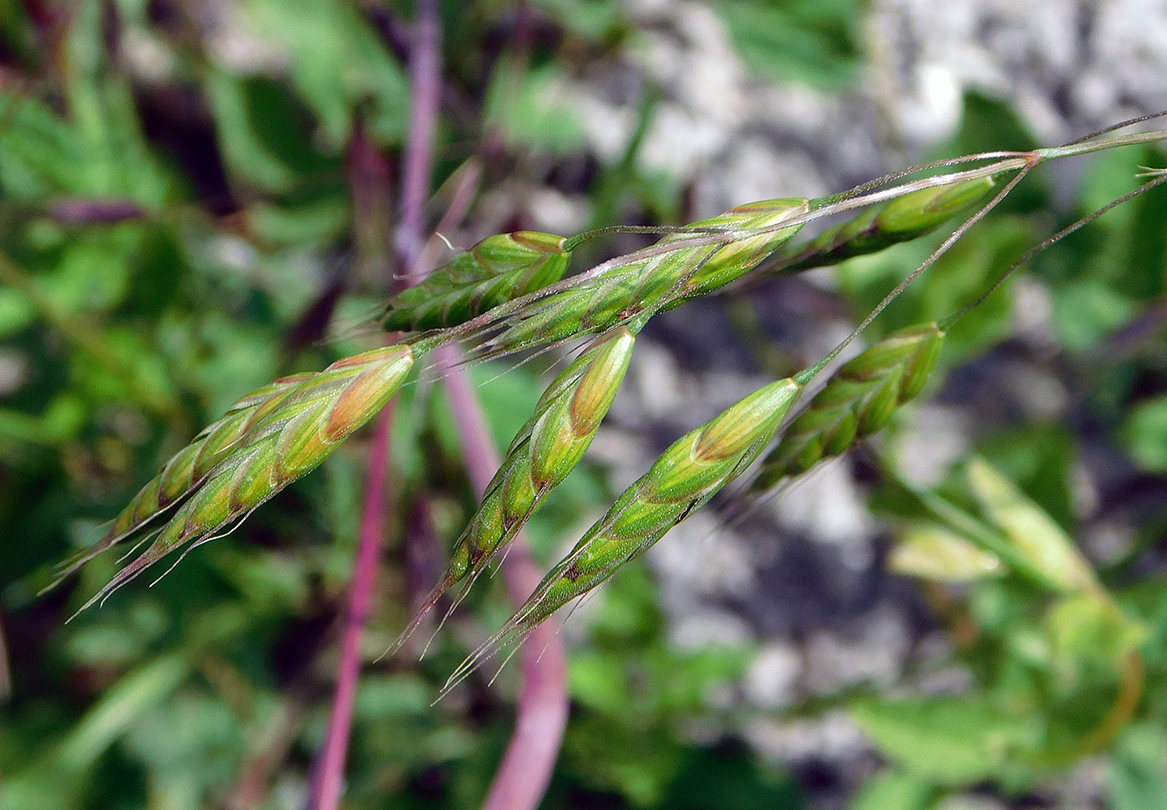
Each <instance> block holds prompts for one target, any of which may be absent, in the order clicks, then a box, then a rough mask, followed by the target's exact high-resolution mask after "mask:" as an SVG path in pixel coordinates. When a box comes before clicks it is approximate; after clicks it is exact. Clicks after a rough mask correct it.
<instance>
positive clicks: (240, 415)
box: [49, 372, 315, 588]
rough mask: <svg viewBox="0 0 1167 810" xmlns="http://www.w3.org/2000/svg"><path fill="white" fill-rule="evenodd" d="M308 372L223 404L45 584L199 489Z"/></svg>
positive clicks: (74, 568)
mask: <svg viewBox="0 0 1167 810" xmlns="http://www.w3.org/2000/svg"><path fill="white" fill-rule="evenodd" d="M313 376H315V375H314V374H312V373H310V372H309V373H303V374H293V375H291V376H288V377H284V378H282V379H279V380H276V381H275V382H272V383H268V384H267V385H265V386H263V387H262V388H259V389H257V390H256V391H253V392H252V393H250V394H248V395H247V396H245V397H243V398H242V399H240V400H239V401H238V402H236V403H235V404H234V405H232V406H231V407H230V408H228V409H227V413H226V414H224V416H223V418H222V419H219V420H218V421H217V422H213V423H211V424H210V425H208V426H207V427H205V428H203V429H202V430H201V431H199V434H198V435H197V436H195V437H194V439H192V440H191V443H190V444H188V445H187V446H186V447H184V448H183V449H182V450H180V451H178V453H176V454H175V455H174V456H173V457H171V459H170V461H168V462H167V463H166V466H165V467H163V468H162V471H161V472H159V473H158V475H156V476H154V478H153V479H152V480H151V481H150V482H149V483H148V484H146V486H144V487H142V489H141V490H139V492H138V494H137V495H135V496H134V499H133V500H132V501H130V504H129V505H128V506H127V507H126V508H125V509H123V510H122V511H121V513H120V514H118V516H117V517H116V518H114V520H113V523H112V524H111V525H110V528H109V530H108V531H107V532H106V534H105V536H104V537H102V539H101V540H99V541H98V542H96V543H94V544H93V545H92V546H90V547H89V548H86V549H83V550H82V551H80V552H79V553H78V554H76V555H74V556H73V557H72V558H70V559H69V560H66V561H65V563H64V564H63V566H62V569H63V570H62V571H61V572H60V573H59V574H58V576H57V577H56V578H55V579H54V582H53V585H50V586H49V587H50V588H51V587H53V586H55V585H56V584H57V583H59V582H60V581H61V580H62V579H64V578H65V577H67V576H69V575H70V574H72V573H73V572H74V571H76V570H77V569H79V568H81V566H83V565H85V563H87V562H89V561H90V560H91V559H93V558H94V557H96V556H97V555H98V554H100V553H101V552H103V551H105V550H106V549H108V548H112V547H113V546H115V545H118V544H119V543H121V542H123V541H125V540H127V539H128V538H130V537H131V536H133V535H135V534H137V533H138V531H139V530H140V529H143V528H144V527H145V526H146V524H147V523H149V522H150V521H152V520H153V519H154V518H155V517H157V516H159V515H161V514H162V513H164V512H166V511H167V510H169V509H170V508H171V507H173V506H174V505H175V504H176V503H178V502H179V501H181V500H182V499H184V498H186V497H187V496H188V495H190V494H191V493H192V492H194V491H195V490H197V489H198V488H199V487H201V486H202V485H203V483H204V482H205V481H206V480H207V476H208V475H209V474H210V472H211V470H213V469H214V468H215V466H216V465H218V464H219V462H221V461H222V460H223V459H225V458H227V456H228V455H230V453H231V451H232V450H233V449H234V448H235V447H236V446H237V445H238V444H239V442H240V440H241V439H243V437H244V436H246V435H247V433H248V431H249V430H250V429H251V428H252V427H253V426H254V425H256V424H259V423H260V422H261V421H263V419H264V418H265V417H266V416H267V415H268V414H269V413H271V411H272V410H273V409H275V408H276V407H278V406H279V404H280V403H281V402H283V401H284V399H285V398H286V397H287V396H288V394H289V393H290V392H291V391H292V390H293V389H294V388H296V387H297V386H298V385H300V383H302V382H304V381H305V380H308V379H310V378H311V377H313Z"/></svg>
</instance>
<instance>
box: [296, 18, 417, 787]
mask: <svg viewBox="0 0 1167 810" xmlns="http://www.w3.org/2000/svg"><path fill="white" fill-rule="evenodd" d="M437 14H438V10H437V4H436V2H435V0H419V3H418V19H417V22H416V25H415V29H414V41H413V47H412V50H411V53H410V91H411V101H410V126H409V140H408V141H407V144H406V151H405V167H404V176H403V180H402V195H401V217H400V225H399V227H398V229H397V234H396V245H397V251H398V257H399V259H400V260H401V264H402V266H403V267H404V268H406V273H405V274H404V275H405V279H406V282H407V283H411V282H412V280H413V278H414V272H413V271H414V268H415V265H416V263H417V258H418V256H419V254H420V253H421V245H422V242H423V238H422V230H423V212H424V206H425V200H426V195H427V193H428V186H429V175H430V167H431V165H432V162H433V144H432V140H433V128H434V127H433V125H434V118H435V116H436V113H437V104H438V94H439V81H438V79H439V77H438V36H439V34H438V16H437ZM392 414H393V409H392V408H385V409H384V410H383V411H382V412H381V414H380V416H379V417H378V418H377V426H376V432H375V433H374V437H373V442H372V446H371V447H370V448H369V457H368V466H367V475H366V483H365V498H364V503H363V505H362V517H361V530H360V539H359V541H358V546H357V555H356V560H355V563H354V568H353V578H352V586H351V591H350V594H349V605H348V613H347V617H346V619H345V629H344V637H343V639H342V642H341V656H340V663H339V664H338V666H337V678H336V692H335V695H334V697H333V705H332V714H331V716H330V718H329V723H328V735H327V738H326V741H325V746H324V753H323V755H322V757H321V759H320V761H319V768H318V771H317V774H316V779H315V784H314V790H313V795H312V797H311V802H310V805H309V807H310V810H336V808H337V807H339V804H340V794H341V786H342V782H343V779H344V768H345V761H346V759H347V756H348V742H349V736H350V733H351V730H352V714H353V702H354V699H355V697H356V685H357V678H358V675H359V673H360V666H361V639H362V637H363V636H364V630H365V623H366V621H367V620H368V614H369V606H370V604H371V601H372V594H373V586H374V585H375V583H376V572H377V563H378V560H379V557H380V554H381V540H382V536H383V534H384V524H385V506H386V497H385V482H386V478H387V476H388V457H389V437H390V431H391V423H392Z"/></svg>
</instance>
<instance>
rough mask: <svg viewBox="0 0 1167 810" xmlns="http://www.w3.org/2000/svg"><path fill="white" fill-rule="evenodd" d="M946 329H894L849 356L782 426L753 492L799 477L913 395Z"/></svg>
mask: <svg viewBox="0 0 1167 810" xmlns="http://www.w3.org/2000/svg"><path fill="white" fill-rule="evenodd" d="M944 336H945V332H944V330H942V329H941V328H940V326H939V325H938V324H936V323H929V324H924V325H920V326H912V327H909V328H907V329H903V330H900V331H898V332H893V333H892V334H890V335H888V336H887V337H885V338H884V339H883V340H881V341H879V342H878V343H876V344H875V345H874V346H872V347H871V348H869V349H867V350H866V351H864V352H863V353H861V354H859V355H858V356H856V357H855V358H853V359H852V360H849V361H848V362H846V363H845V364H843V366H842V367H841V368H840V369H839V371H838V373H837V374H835V376H834V377H832V378H831V381H830V382H828V383H827V384H826V386H825V387H824V388H823V389H822V390H821V391H820V392H819V393H818V394H816V395H815V397H814V399H812V400H811V402H810V405H809V406H808V407H807V409H806V410H805V411H803V412H802V413H800V414H799V415H798V416H797V417H796V418H795V419H794V421H793V422H791V423H790V426H789V427H788V428H787V429H786V432H785V434H783V436H782V440H781V441H780V442H779V443H778V446H777V447H776V448H774V451H773V452H772V453H770V455H768V456H767V457H766V459H765V460H764V461H763V462H762V470H761V472H760V474H759V475H758V478H757V480H756V481H754V483H753V485H752V486H751V490H752V491H761V490H765V489H769V488H770V487H772V486H774V485H775V484H777V483H778V482H779V481H781V480H782V479H784V478H787V477H790V476H795V475H800V474H802V473H804V472H806V471H807V470H809V469H810V468H811V467H813V466H814V465H815V464H817V463H818V462H819V461H821V460H822V459H823V458H829V457H831V456H837V455H840V454H842V453H844V452H846V451H847V450H848V449H849V448H850V447H851V446H852V445H853V444H855V442H857V441H859V440H861V439H864V438H866V437H868V436H870V435H871V434H873V433H875V432H876V431H877V430H880V429H881V428H882V427H883V426H884V425H886V424H887V423H888V421H889V420H890V419H891V417H892V414H894V413H895V410H896V409H897V408H899V407H900V406H901V405H903V404H905V403H907V402H909V401H910V400H912V399H915V398H916V397H917V396H918V395H919V394H920V391H922V390H923V388H924V384H925V383H926V382H927V381H928V376H929V375H930V374H931V373H932V370H933V369H934V368H935V367H936V360H937V358H939V356H940V349H941V347H942V346H943V344H944Z"/></svg>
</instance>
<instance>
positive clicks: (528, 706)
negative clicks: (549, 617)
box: [436, 346, 568, 810]
mask: <svg viewBox="0 0 1167 810" xmlns="http://www.w3.org/2000/svg"><path fill="white" fill-rule="evenodd" d="M436 353H437V354H438V355H439V356H438V358H437V360H438V366H439V367H440V368H447V369H450V371H448V372H447V373H446V376H445V377H444V378H443V382H444V384H445V386H446V391H447V392H448V394H449V396H450V408H451V410H452V411H453V413H454V421H455V422H456V423H457V425H458V433H459V435H460V436H461V438H462V446H463V448H464V455H465V458H466V464H467V466H468V467H469V472H470V481H471V483H472V484H473V485H474V488H475V489H476V490H478V492H479V494H481V493H483V492H485V491H486V487H487V485H488V484H489V483H490V479H491V478H492V477H493V476H494V473H495V470H497V469H498V467H499V464H500V463H501V461H500V459H499V455H498V449H497V448H496V447H495V446H494V443H493V442H492V441H491V440H490V434H489V432H488V431H487V428H486V421H485V419H484V418H483V416H482V408H481V407H480V405H479V403H478V397H477V395H476V394H475V392H474V388H473V387H472V386H471V384H470V381H469V379H468V378H467V376H466V373H465V371H464V370H463V368H462V367H461V365H460V364H459V361H460V360H461V357H460V356H459V352H458V350H457V349H456V348H455V347H453V346H444V347H442V348H441V349H438V350H437V352H436ZM503 574H504V575H505V576H506V584H507V592H508V593H509V594H510V597H511V599H512V600H513V601H514V602H515V604H519V605H521V604H522V603H523V602H524V601H525V600H526V598H527V596H528V595H529V594H530V593H531V592H532V591H534V590H535V587H536V586H537V585H538V584H539V581H540V580H541V579H542V575H541V574H540V573H539V568H538V567H537V566H536V565H535V562H534V560H532V559H531V553H530V551H529V550H528V547H527V541H526V538H525V537H524V535H523V533H522V532H519V534H518V536H517V537H515V539H514V541H513V543H512V544H511V547H510V549H509V551H508V552H507V557H506V562H505V563H504V564H503ZM521 667H522V673H523V682H522V687H521V690H520V692H519V704H518V716H517V718H516V720H515V730H514V733H513V734H512V735H511V739H510V742H509V743H507V750H506V754H505V755H504V756H503V760H502V764H500V765H499V768H498V771H497V772H496V773H495V775H494V782H493V783H492V784H491V786H490V792H489V794H487V798H486V802H485V803H484V804H483V810H535V808H537V807H538V806H539V802H540V801H541V800H542V798H543V794H544V793H545V792H546V790H547V785H548V783H549V782H550V781H551V774H552V773H553V772H554V770H555V761H556V759H558V758H559V747H560V745H561V743H562V742H563V729H564V727H565V726H566V725H567V709H568V702H567V659H566V655H565V653H564V649H563V642H562V641H561V640H560V638H559V635H558V633H557V632H556V626H555V624H554V623H553V622H543V624H541V625H539V626H538V627H536V628H535V630H534V631H533V632H532V633H531V635H530V637H529V638H528V639H527V641H526V645H525V646H524V647H523V651H522V664H521Z"/></svg>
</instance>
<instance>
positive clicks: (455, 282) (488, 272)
mask: <svg viewBox="0 0 1167 810" xmlns="http://www.w3.org/2000/svg"><path fill="white" fill-rule="evenodd" d="M565 241H566V240H565V239H564V238H563V237H561V236H555V235H553V234H548V233H538V232H536V231H516V232H514V233H505V234H498V235H496V236H489V237H487V238H486V239H483V240H482V241H481V242H479V243H478V244H476V245H475V246H474V247H472V248H470V250H468V251H466V252H465V253H461V254H459V255H458V256H456V257H455V258H454V259H452V260H451V261H449V262H447V263H446V264H445V265H443V266H442V267H439V268H438V269H437V270H435V271H434V272H433V273H431V274H430V275H429V277H428V278H427V279H426V280H425V281H424V282H422V283H421V284H418V285H416V286H414V287H410V288H408V289H406V290H403V291H402V292H400V293H398V294H397V296H395V297H394V298H393V299H392V300H391V301H390V302H389V305H388V311H387V312H386V314H385V316H384V319H383V321H382V323H383V326H384V328H385V329H386V330H388V331H394V330H403V331H419V330H423V329H438V328H442V327H449V326H457V325H458V324H461V323H465V322H466V321H468V320H470V319H472V318H474V317H476V316H478V315H481V314H482V313H483V312H486V311H487V310H488V309H492V308H494V307H496V306H498V305H499V304H501V303H503V302H505V301H509V300H511V299H512V298H518V297H520V296H522V295H526V294H527V293H530V292H534V291H535V290H538V289H541V288H543V287H546V286H547V285H549V284H554V283H555V282H556V281H559V279H561V278H562V277H563V274H564V272H565V271H566V270H567V265H568V263H569V262H570V261H571V252H570V251H568V250H565V249H564V243H565Z"/></svg>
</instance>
